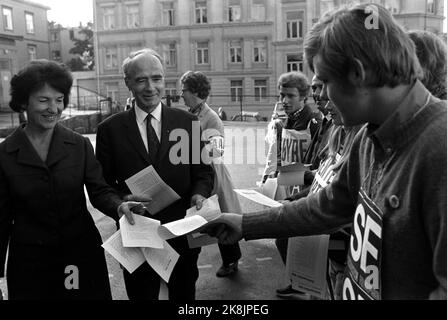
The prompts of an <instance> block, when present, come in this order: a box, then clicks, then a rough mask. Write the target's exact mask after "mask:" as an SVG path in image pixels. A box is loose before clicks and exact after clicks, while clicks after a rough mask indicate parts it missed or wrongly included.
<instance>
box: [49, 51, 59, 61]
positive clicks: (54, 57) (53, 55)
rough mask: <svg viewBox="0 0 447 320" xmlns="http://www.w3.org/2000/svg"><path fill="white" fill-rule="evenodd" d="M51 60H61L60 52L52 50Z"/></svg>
mask: <svg viewBox="0 0 447 320" xmlns="http://www.w3.org/2000/svg"><path fill="white" fill-rule="evenodd" d="M51 55H52V57H53V60H55V61H60V60H61V52H60V51H59V50H54V51H52V52H51Z"/></svg>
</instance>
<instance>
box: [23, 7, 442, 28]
mask: <svg viewBox="0 0 447 320" xmlns="http://www.w3.org/2000/svg"><path fill="white" fill-rule="evenodd" d="M31 1H33V2H37V3H41V4H44V5H46V6H48V7H50V8H51V10H49V11H48V20H49V21H56V22H57V23H59V24H61V25H63V26H64V27H77V26H78V25H79V22H82V24H83V25H86V24H87V22H89V21H92V22H93V0H31ZM444 16H447V0H444ZM444 32H447V19H446V21H444Z"/></svg>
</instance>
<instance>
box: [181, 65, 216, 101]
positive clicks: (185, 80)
mask: <svg viewBox="0 0 447 320" xmlns="http://www.w3.org/2000/svg"><path fill="white" fill-rule="evenodd" d="M180 82H181V83H182V84H183V85H184V86H185V87H186V88H187V89H188V90H189V91H191V92H192V93H196V94H197V96H198V97H199V98H200V99H202V100H206V99H207V98H208V96H209V95H210V91H211V84H210V81H209V80H208V78H207V77H206V75H205V74H204V73H202V72H200V71H196V72H193V71H187V72H186V73H185V74H184V75H183V76H182V77H181V78H180Z"/></svg>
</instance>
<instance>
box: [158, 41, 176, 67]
mask: <svg viewBox="0 0 447 320" xmlns="http://www.w3.org/2000/svg"><path fill="white" fill-rule="evenodd" d="M162 51H163V59H164V61H165V64H166V67H175V66H177V47H176V44H175V42H172V43H169V44H163V45H162Z"/></svg>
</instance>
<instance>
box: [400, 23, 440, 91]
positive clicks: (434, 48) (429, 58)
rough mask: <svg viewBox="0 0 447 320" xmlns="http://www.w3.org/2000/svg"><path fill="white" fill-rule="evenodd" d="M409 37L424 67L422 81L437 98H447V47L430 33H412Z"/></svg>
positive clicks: (420, 31) (417, 31)
mask: <svg viewBox="0 0 447 320" xmlns="http://www.w3.org/2000/svg"><path fill="white" fill-rule="evenodd" d="M408 34H409V36H410V38H411V40H413V42H414V43H415V45H416V55H417V57H418V59H419V63H420V64H421V67H422V73H423V74H422V77H421V81H422V83H423V84H424V86H425V87H426V88H427V89H428V90H429V91H430V92H431V93H432V94H433V95H434V96H436V97H438V98H443V99H446V96H447V83H446V82H447V46H446V44H445V43H444V41H442V40H441V39H440V38H439V37H438V36H437V35H435V34H434V33H432V32H430V31H422V30H415V31H410V32H409V33H408Z"/></svg>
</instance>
